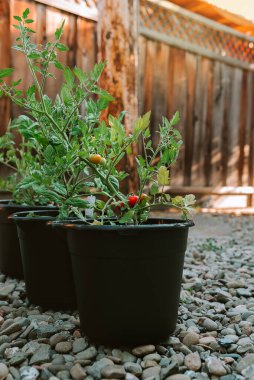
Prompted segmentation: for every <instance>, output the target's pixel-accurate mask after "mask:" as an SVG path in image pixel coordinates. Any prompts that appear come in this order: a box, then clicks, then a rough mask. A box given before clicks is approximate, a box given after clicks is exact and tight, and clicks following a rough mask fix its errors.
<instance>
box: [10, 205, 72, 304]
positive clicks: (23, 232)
mask: <svg viewBox="0 0 254 380" xmlns="http://www.w3.org/2000/svg"><path fill="white" fill-rule="evenodd" d="M33 214H34V216H29V215H28V213H27V212H19V213H16V214H14V215H13V216H12V218H13V220H14V221H15V223H16V224H17V228H18V236H19V242H20V249H21V257H22V263H23V268H24V277H25V282H26V291H27V296H28V299H29V301H30V302H31V303H32V304H35V305H39V306H42V307H43V308H47V309H54V310H71V309H75V308H76V307H77V303H76V296H75V290H74V283H73V277H72V270H71V259H70V255H69V252H68V246H67V241H66V231H64V230H60V229H52V227H51V225H50V223H49V222H51V221H53V220H55V217H56V216H57V214H58V211H56V210H55V211H35V212H33Z"/></svg>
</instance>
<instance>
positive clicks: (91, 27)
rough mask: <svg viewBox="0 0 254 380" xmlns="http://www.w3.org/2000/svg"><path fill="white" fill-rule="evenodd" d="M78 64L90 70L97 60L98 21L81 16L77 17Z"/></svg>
mask: <svg viewBox="0 0 254 380" xmlns="http://www.w3.org/2000/svg"><path fill="white" fill-rule="evenodd" d="M76 40H77V49H76V62H77V66H78V67H80V68H82V69H83V70H85V71H90V70H91V69H92V67H93V65H94V64H95V62H96V56H97V46H96V23H95V22H94V21H90V20H85V19H83V18H81V17H78V19H77V36H76Z"/></svg>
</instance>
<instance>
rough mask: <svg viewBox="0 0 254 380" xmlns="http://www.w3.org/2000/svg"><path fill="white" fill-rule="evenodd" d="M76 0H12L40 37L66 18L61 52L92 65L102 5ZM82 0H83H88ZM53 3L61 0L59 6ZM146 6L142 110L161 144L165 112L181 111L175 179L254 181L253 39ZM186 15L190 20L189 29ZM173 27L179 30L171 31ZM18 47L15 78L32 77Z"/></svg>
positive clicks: (149, 2) (164, 5) (14, 10)
mask: <svg viewBox="0 0 254 380" xmlns="http://www.w3.org/2000/svg"><path fill="white" fill-rule="evenodd" d="M70 3H71V1H67V0H55V1H54V2H53V1H52V0H38V1H33V0H30V1H28V0H26V1H24V0H10V4H11V17H12V16H13V15H14V14H19V13H21V12H22V10H24V9H25V8H26V7H29V8H30V9H31V13H32V17H33V18H34V19H35V21H36V31H37V37H36V38H37V42H38V43H43V42H45V41H47V40H50V39H51V38H52V35H53V32H54V30H55V28H56V27H57V26H58V25H59V23H60V21H61V19H63V18H65V20H66V29H65V34H64V42H65V43H66V44H67V45H68V46H69V47H70V51H69V52H68V54H67V55H66V54H65V53H64V54H63V56H62V59H63V61H64V63H66V64H68V65H70V66H74V65H75V64H77V65H78V66H81V67H83V68H84V69H89V68H91V67H92V66H93V64H94V63H95V61H96V54H97V48H96V46H97V44H96V19H97V14H96V8H93V5H91V1H90V2H89V1H87V2H86V3H88V4H86V5H87V8H86V9H87V10H88V11H87V12H86V10H85V11H84V7H80V5H78V4H79V3H80V2H75V1H73V3H75V4H76V5H75V7H73V9H74V13H75V14H72V13H71V9H72V7H71V5H70ZM81 3H82V4H83V5H84V3H85V1H84V0H81ZM156 3H157V4H156ZM49 4H54V5H55V6H57V4H58V5H59V7H60V8H61V9H56V8H55V7H51V6H50V5H49ZM68 4H69V5H68ZM158 4H159V5H158ZM68 7H69V8H68ZM68 9H69V10H70V11H69V12H67V10H68ZM82 12H83V13H82ZM89 12H90V13H89ZM140 14H141V17H140V36H139V48H140V49H139V50H140V57H139V112H140V113H144V112H146V111H147V110H150V109H151V110H152V134H153V139H154V143H155V144H156V140H157V138H158V134H157V133H156V128H157V127H156V126H157V125H158V123H159V122H160V120H161V116H162V115H166V116H168V117H170V116H171V115H172V114H173V113H174V112H175V111H176V110H179V111H180V115H181V123H180V126H179V128H180V131H181V133H182V135H183V140H184V147H183V149H182V151H181V154H180V158H179V162H178V164H177V165H176V166H175V167H174V168H173V171H172V177H174V181H173V184H174V185H176V186H195V187H197V186H200V187H204V186H246V185H249V186H253V163H254V161H253V159H254V96H253V89H254V86H253V84H254V78H253V68H252V66H251V65H252V63H253V50H252V48H253V46H254V44H253V41H254V40H253V39H251V38H248V37H246V36H244V35H241V34H240V33H239V32H235V31H233V30H231V29H229V28H227V27H222V26H220V25H219V24H216V23H213V22H211V21H207V20H206V19H204V18H202V17H200V16H197V15H192V14H191V13H189V12H186V11H182V10H181V9H179V8H178V7H171V6H170V3H169V2H167V1H158V2H156V1H153V0H146V1H141V2H140ZM183 17H185V18H186V20H187V21H188V22H189V26H188V28H187V29H184V25H185V26H186V25H187V24H186V22H187V21H186V20H184V22H183V20H182V19H181V18H183ZM167 23H168V24H167ZM191 25H192V28H193V31H192V30H190V28H191ZM176 26H177V28H178V29H177V28H176ZM181 28H183V30H181ZM197 28H199V30H197ZM173 31H175V33H178V34H177V35H173V34H172V33H173ZM188 31H189V32H188ZM195 31H196V32H195ZM188 33H189V34H188ZM195 33H196V35H195ZM186 36H187V37H186ZM15 37H16V31H15V30H14V29H13V28H11V44H13V43H14V40H15ZM212 38H213V39H212ZM218 46H220V48H218ZM221 46H224V49H222V48H221ZM14 54H16V53H14V52H12V53H11V66H12V67H14V68H15V70H16V73H15V79H16V78H19V77H22V78H23V83H24V85H25V86H27V85H28V84H29V80H30V78H29V76H28V72H27V69H26V67H25V62H24V61H23V60H22V59H20V58H19V59H18V60H16V58H15V55H14ZM2 64H3V59H2V58H0V66H2ZM60 82H61V77H60V76H59V74H57V81H53V80H52V81H49V82H48V84H47V92H48V94H49V95H50V96H54V94H55V93H56V91H57V89H58V87H59V84H60ZM8 112H9V109H8V107H5V108H4V110H3V107H2V108H1V107H0V113H1V114H0V120H4V119H6V114H8ZM18 112H19V111H18V110H17V108H16V107H15V106H13V105H12V106H11V109H10V114H8V116H9V115H10V117H15V116H17V114H18ZM3 113H4V114H3Z"/></svg>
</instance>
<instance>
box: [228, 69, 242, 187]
mask: <svg viewBox="0 0 254 380" xmlns="http://www.w3.org/2000/svg"><path fill="white" fill-rule="evenodd" d="M242 76H243V72H242V69H238V68H232V70H231V75H230V93H229V138H228V173H227V185H228V186H233V185H234V184H237V183H238V177H239V176H238V162H239V157H240V147H239V129H240V111H241V107H240V105H241V88H242Z"/></svg>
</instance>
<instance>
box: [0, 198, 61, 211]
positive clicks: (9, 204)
mask: <svg viewBox="0 0 254 380" xmlns="http://www.w3.org/2000/svg"><path fill="white" fill-rule="evenodd" d="M24 207H25V208H27V210H29V211H36V210H38V208H40V207H44V208H45V207H48V208H49V209H52V210H53V209H57V207H56V206H53V205H24V204H20V203H15V202H14V201H13V199H0V210H1V209H5V208H16V209H19V208H21V209H24ZM36 207H37V209H36ZM38 211H40V210H38ZM20 212H27V211H20Z"/></svg>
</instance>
